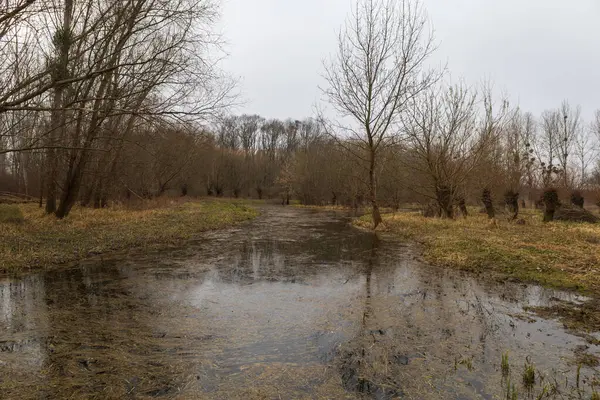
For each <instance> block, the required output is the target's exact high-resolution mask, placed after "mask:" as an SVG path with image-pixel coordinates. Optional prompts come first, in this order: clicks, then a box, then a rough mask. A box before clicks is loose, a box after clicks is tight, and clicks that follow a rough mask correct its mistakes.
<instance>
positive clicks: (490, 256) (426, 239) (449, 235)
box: [354, 210, 600, 294]
mask: <svg viewBox="0 0 600 400" xmlns="http://www.w3.org/2000/svg"><path fill="white" fill-rule="evenodd" d="M521 218H523V220H524V221H525V223H524V224H522V225H521V224H515V223H512V222H508V221H502V220H494V221H493V222H490V220H488V219H487V217H486V216H485V215H482V214H474V215H471V216H470V217H468V218H466V219H463V218H457V219H456V220H447V219H439V218H424V217H423V216H421V215H420V214H419V213H416V212H400V213H395V214H388V215H385V216H384V226H383V228H384V229H386V230H388V231H390V232H391V233H393V234H395V235H398V236H400V237H403V238H407V239H413V240H416V241H417V242H419V243H421V244H423V246H424V258H425V260H426V261H428V262H430V263H432V264H434V265H439V266H445V267H452V268H458V269H462V270H468V271H473V272H482V273H486V274H495V275H496V276H501V277H504V278H510V279H514V280H519V281H530V282H536V283H540V284H543V285H547V286H554V287H559V288H572V289H580V290H585V291H587V292H593V293H595V294H600V248H599V245H598V244H599V243H600V225H592V224H586V223H569V222H553V223H548V224H543V223H542V218H541V215H540V214H539V213H538V212H537V211H534V210H525V211H524V212H522V213H521ZM354 223H355V225H357V226H360V227H365V228H370V227H371V226H372V224H371V220H370V216H368V215H365V216H364V217H362V218H359V219H357V220H355V222H354Z"/></svg>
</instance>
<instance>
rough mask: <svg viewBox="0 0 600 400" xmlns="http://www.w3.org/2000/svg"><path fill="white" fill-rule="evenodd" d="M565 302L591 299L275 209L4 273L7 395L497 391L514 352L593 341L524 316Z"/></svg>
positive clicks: (546, 357)
mask: <svg viewBox="0 0 600 400" xmlns="http://www.w3.org/2000/svg"><path fill="white" fill-rule="evenodd" d="M554 298H562V299H565V300H578V299H577V298H576V297H574V296H572V295H569V294H565V293H560V292H555V291H551V290H546V289H542V288H539V287H536V286H524V285H515V284H507V285H497V284H494V283H493V282H478V281H476V280H474V279H473V278H471V277H468V276H466V275H464V274H460V273H456V272H452V271H444V270H440V269H432V268H429V267H427V266H425V265H422V264H420V263H419V262H418V261H416V260H415V252H414V251H413V250H412V249H411V247H409V246H406V245H404V244H402V243H399V242H396V241H394V240H391V239H390V238H387V237H385V236H383V237H379V236H377V235H374V234H372V233H369V232H362V231H358V230H354V229H352V228H351V227H349V225H348V219H347V218H344V217H341V216H340V215H339V214H333V213H332V214H327V213H314V212H311V211H307V210H296V209H290V208H286V209H282V208H268V209H266V210H265V215H264V216H263V217H261V219H259V220H258V221H257V222H256V223H254V224H252V225H250V227H249V228H244V229H232V230H230V231H227V232H220V233H212V234H210V235H207V236H205V237H202V238H199V239H198V240H196V241H195V242H193V243H191V244H190V245H189V246H187V247H186V248H185V249H182V250H172V251H169V252H163V253H153V254H143V253H139V252H137V253H135V252H134V253H130V254H121V255H115V256H114V257H112V259H103V260H100V259H99V260H95V261H89V262H86V263H83V264H82V265H80V266H79V267H77V268H72V269H69V270H64V271H61V272H53V273H47V274H37V275H30V276H26V277H23V278H15V279H9V278H6V279H4V280H2V281H0V301H1V304H0V312H1V314H0V369H1V370H2V373H1V374H0V390H1V392H0V394H1V396H0V397H6V398H64V397H76V398H102V399H104V398H126V397H136V398H146V397H147V398H151V397H177V398H219V399H221V398H222V399H226V398H315V397H317V398H318V397H319V396H321V397H324V398H357V397H372V398H394V397H400V396H404V397H407V398H466V399H469V398H494V397H493V396H494V395H497V394H498V393H501V390H502V388H501V385H500V379H499V373H497V369H498V364H499V361H500V354H501V353H502V352H503V351H505V350H508V349H510V351H511V354H512V356H511V357H513V359H514V361H515V364H518V365H522V363H523V360H524V359H525V357H526V356H532V357H533V359H535V361H536V363H537V364H538V367H540V368H544V369H547V370H551V369H555V370H559V372H560V371H563V370H573V369H572V368H570V366H569V365H568V364H569V361H570V360H572V358H573V350H574V349H575V348H576V347H577V346H581V345H583V342H582V340H581V339H580V338H577V337H574V336H571V335H569V334H567V333H565V332H564V331H563V330H562V329H561V327H560V325H559V324H558V323H556V322H553V321H544V320H539V319H536V318H533V317H531V316H527V317H526V318H525V319H523V317H522V306H523V305H540V304H548V303H549V302H551V301H553V300H552V299H554ZM597 350H598V349H596V348H595V347H593V346H592V347H591V348H590V351H592V352H597ZM464 360H468V361H469V364H468V363H466V362H462V361H464ZM465 365H471V366H472V368H470V369H469V368H466V367H465ZM457 366H458V368H456V367H457ZM561 373H562V372H561ZM584 373H585V374H589V373H591V371H587V370H584Z"/></svg>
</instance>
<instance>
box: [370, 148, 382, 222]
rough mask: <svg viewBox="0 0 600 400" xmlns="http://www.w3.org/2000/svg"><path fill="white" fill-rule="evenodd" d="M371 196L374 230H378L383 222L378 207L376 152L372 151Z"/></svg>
mask: <svg viewBox="0 0 600 400" xmlns="http://www.w3.org/2000/svg"><path fill="white" fill-rule="evenodd" d="M369 196H370V197H371V207H372V209H373V210H372V216H373V229H377V227H378V226H379V224H380V223H381V222H382V219H381V213H380V212H379V206H378V205H377V181H376V179H375V152H374V151H373V150H371V157H370V163H369Z"/></svg>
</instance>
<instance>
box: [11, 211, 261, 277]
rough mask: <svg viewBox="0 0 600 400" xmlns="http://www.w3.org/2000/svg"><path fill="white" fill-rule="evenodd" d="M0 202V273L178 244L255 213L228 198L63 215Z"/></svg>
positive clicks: (48, 266)
mask: <svg viewBox="0 0 600 400" xmlns="http://www.w3.org/2000/svg"><path fill="white" fill-rule="evenodd" d="M0 207H3V208H4V216H5V219H3V221H5V222H0V272H2V271H3V272H7V271H8V272H10V271H17V270H26V269H31V268H51V267H52V266H56V265H59V264H64V263H67V262H71V261H76V260H80V259H84V258H86V257H88V256H90V255H94V254H100V253H106V252H109V251H115V250H122V249H129V248H144V247H161V246H171V245H177V244H180V243H181V242H182V241H185V240H186V239H190V238H193V237H194V236H195V235H197V234H198V233H200V232H203V231H206V230H211V229H218V228H223V227H226V226H230V225H234V224H237V223H241V222H243V221H246V220H249V219H252V218H254V217H255V216H256V215H257V211H256V210H255V209H254V208H252V207H250V206H248V205H247V204H244V203H243V202H235V201H226V200H225V201H215V200H207V201H188V202H181V201H177V202H175V201H165V202H163V203H148V204H145V205H144V206H143V209H128V208H120V207H116V208H109V209H100V210H94V209H87V208H76V209H74V210H73V211H72V212H71V214H70V215H69V217H68V218H66V219H65V220H57V219H56V218H54V217H53V216H48V215H45V214H44V213H43V211H42V210H41V209H39V208H38V207H37V206H36V205H34V204H21V205H12V206H6V205H0ZM7 207H11V209H8V208H7ZM16 208H18V210H17V209H16ZM19 213H20V214H21V216H19V215H18V214H19ZM7 215H14V217H13V218H8V217H7Z"/></svg>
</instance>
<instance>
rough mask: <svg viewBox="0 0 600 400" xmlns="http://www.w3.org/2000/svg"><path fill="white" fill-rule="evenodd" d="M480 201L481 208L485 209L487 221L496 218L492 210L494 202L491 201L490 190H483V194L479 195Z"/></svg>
mask: <svg viewBox="0 0 600 400" xmlns="http://www.w3.org/2000/svg"><path fill="white" fill-rule="evenodd" d="M481 201H482V202H483V206H484V207H485V212H486V214H487V216H488V218H489V219H493V218H496V210H494V202H493V200H492V192H491V191H490V189H488V188H485V189H483V193H482V195H481Z"/></svg>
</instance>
